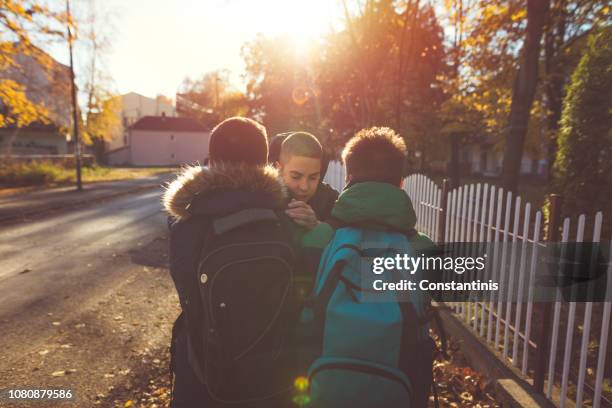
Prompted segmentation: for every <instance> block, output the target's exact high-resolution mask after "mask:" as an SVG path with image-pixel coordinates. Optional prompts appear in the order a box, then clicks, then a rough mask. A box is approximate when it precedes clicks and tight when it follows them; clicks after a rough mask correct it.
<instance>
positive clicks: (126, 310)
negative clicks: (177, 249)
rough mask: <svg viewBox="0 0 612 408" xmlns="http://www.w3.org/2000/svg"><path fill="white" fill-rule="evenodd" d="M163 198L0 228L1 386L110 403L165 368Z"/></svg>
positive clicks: (167, 314)
mask: <svg viewBox="0 0 612 408" xmlns="http://www.w3.org/2000/svg"><path fill="white" fill-rule="evenodd" d="M160 192H161V191H160V190H158V189H156V190H151V191H147V192H144V193H137V194H134V195H127V196H121V197H118V198H115V199H113V200H110V201H104V202H100V203H98V204H94V205H88V206H87V207H85V208H79V209H74V208H73V209H70V210H67V211H65V212H62V213H56V214H52V215H49V216H48V217H42V218H39V219H37V220H35V221H31V222H25V223H19V224H14V225H10V226H4V227H1V226H0V389H2V388H7V387H25V386H31V387H50V386H53V387H60V388H72V389H74V390H75V394H76V400H75V401H73V402H72V403H67V405H63V406H91V405H93V404H94V403H96V404H97V405H98V406H114V405H115V404H116V403H117V402H116V401H112V398H113V394H116V390H117V388H118V387H124V386H126V385H127V389H128V390H129V389H130V387H131V386H132V385H131V384H134V383H137V382H138V381H141V380H142V378H138V376H139V375H142V373H143V372H146V370H147V367H146V366H147V365H150V364H156V365H160V364H163V362H162V361H160V359H158V358H156V357H155V354H156V353H158V351H159V350H165V349H166V348H167V346H168V345H169V335H170V327H171V323H172V321H173V319H174V317H175V316H176V314H177V312H178V302H177V299H176V295H175V294H174V289H173V286H172V282H171V279H170V278H169V275H168V271H167V236H166V235H167V225H166V217H165V215H164V214H163V212H162V209H161V204H160ZM3 403H6V401H0V406H4V405H3ZM30 404H31V403H30ZM73 404H74V405H73ZM55 405H56V403H51V402H48V405H45V403H42V404H41V403H36V406H55ZM22 406H31V405H28V404H27V403H24V404H23V405H22Z"/></svg>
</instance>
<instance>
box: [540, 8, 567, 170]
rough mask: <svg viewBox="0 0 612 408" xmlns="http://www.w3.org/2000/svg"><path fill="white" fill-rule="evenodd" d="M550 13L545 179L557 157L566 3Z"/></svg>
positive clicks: (563, 75)
mask: <svg viewBox="0 0 612 408" xmlns="http://www.w3.org/2000/svg"><path fill="white" fill-rule="evenodd" d="M550 13H551V15H550V24H549V26H548V27H547V31H546V34H545V35H546V37H545V43H544V44H545V49H544V54H545V58H544V61H545V70H546V77H547V83H546V100H547V105H548V110H549V113H548V118H547V122H548V132H549V140H548V149H547V150H548V151H547V160H548V169H547V172H546V173H547V174H546V176H547V177H549V176H550V174H551V170H552V166H553V164H554V162H555V157H556V155H557V136H558V132H559V121H560V120H561V111H562V106H563V88H564V85H565V72H566V67H565V66H564V65H563V63H562V55H560V53H561V50H562V47H563V44H564V41H565V28H566V1H565V0H561V1H557V2H556V4H555V6H554V7H552V8H551V12H550Z"/></svg>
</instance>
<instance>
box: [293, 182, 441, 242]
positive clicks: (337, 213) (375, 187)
mask: <svg viewBox="0 0 612 408" xmlns="http://www.w3.org/2000/svg"><path fill="white" fill-rule="evenodd" d="M332 217H333V218H335V219H336V220H338V221H339V222H340V223H346V224H352V225H355V224H356V225H360V226H363V227H364V228H367V227H372V228H383V229H385V228H389V229H394V230H398V229H399V230H409V229H411V228H414V226H415V225H416V221H417V219H416V213H415V212H414V208H413V206H412V201H410V197H408V194H406V192H405V191H404V190H402V189H401V188H399V187H396V186H394V185H392V184H389V183H380V182H373V181H368V182H361V183H356V184H354V185H352V186H350V187H348V188H347V189H345V190H344V191H343V192H342V193H341V194H340V196H339V197H338V201H337V202H336V205H335V206H334V208H333V210H332ZM333 235H334V229H333V228H332V226H331V225H329V224H327V223H321V224H319V225H317V226H316V227H315V228H313V229H311V230H310V231H308V232H307V233H305V234H304V235H303V236H302V238H301V244H302V246H303V247H304V248H318V249H323V248H325V246H326V245H327V244H328V243H329V241H331V239H332V237H333ZM410 241H411V243H412V245H413V246H414V247H415V250H417V252H419V251H423V250H427V249H429V248H433V247H434V243H433V242H432V241H431V240H430V239H429V237H427V236H426V235H424V234H421V233H417V234H416V235H415V236H414V237H413V238H411V240H410Z"/></svg>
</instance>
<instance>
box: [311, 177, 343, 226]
mask: <svg viewBox="0 0 612 408" xmlns="http://www.w3.org/2000/svg"><path fill="white" fill-rule="evenodd" d="M338 195H339V193H338V192H337V191H336V190H334V189H333V188H332V187H331V186H330V185H329V184H327V183H319V187H318V188H317V191H316V192H315V194H314V195H313V196H312V197H311V198H310V200H308V205H310V206H311V207H312V209H313V211H314V212H315V214H317V219H318V220H319V221H326V220H328V219H329V218H330V217H331V214H332V209H333V208H334V204H335V203H336V200H337V199H338Z"/></svg>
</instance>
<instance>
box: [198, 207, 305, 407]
mask: <svg viewBox="0 0 612 408" xmlns="http://www.w3.org/2000/svg"><path fill="white" fill-rule="evenodd" d="M294 264H295V255H294V250H293V248H292V245H291V236H290V234H289V232H288V231H287V230H286V228H285V226H284V225H283V224H282V223H281V221H280V219H279V217H278V216H277V215H276V213H275V212H274V211H273V210H271V209H265V208H250V209H246V210H242V211H239V212H236V213H233V214H230V215H227V216H224V217H222V218H216V219H213V220H212V223H211V226H210V228H209V231H208V233H207V236H206V237H205V238H204V243H203V247H202V253H201V256H200V261H199V267H198V272H197V273H198V277H197V278H198V280H197V281H198V282H199V294H200V301H201V305H202V306H201V307H202V310H201V316H202V318H201V322H199V323H198V325H197V326H199V327H197V328H195V330H201V331H202V336H197V338H201V339H203V342H202V344H200V345H199V346H196V347H191V345H190V347H189V349H190V352H189V361H190V365H191V366H192V368H193V369H194V371H195V372H196V374H197V375H198V377H199V378H200V380H201V382H203V383H204V384H206V387H207V388H208V391H209V393H210V395H211V396H212V397H213V398H214V399H215V400H217V401H220V402H229V403H231V402H249V401H264V402H265V401H267V400H268V399H270V398H279V397H282V396H283V394H288V392H289V391H290V390H291V388H292V380H293V368H292V367H293V364H294V360H293V358H292V353H291V350H290V347H289V344H290V343H291V339H290V337H291V334H290V327H291V324H290V320H291V319H293V318H294V317H295V316H296V315H297V307H298V306H297V301H296V297H295V293H294V292H295V291H294ZM193 329H194V327H191V328H190V331H191V330H193ZM194 348H195V349H198V350H201V353H194V352H193V349H194ZM200 354H201V356H199V357H198V355H200Z"/></svg>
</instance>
